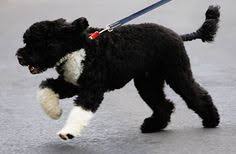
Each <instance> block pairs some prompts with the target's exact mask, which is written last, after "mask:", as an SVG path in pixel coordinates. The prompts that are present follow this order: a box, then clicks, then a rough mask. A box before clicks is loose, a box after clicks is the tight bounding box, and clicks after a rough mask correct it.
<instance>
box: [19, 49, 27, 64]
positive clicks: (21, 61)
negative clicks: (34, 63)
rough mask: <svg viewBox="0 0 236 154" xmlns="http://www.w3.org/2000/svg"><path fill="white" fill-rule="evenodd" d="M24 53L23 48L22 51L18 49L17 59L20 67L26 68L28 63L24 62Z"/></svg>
mask: <svg viewBox="0 0 236 154" xmlns="http://www.w3.org/2000/svg"><path fill="white" fill-rule="evenodd" d="M23 53H24V49H23V48H20V49H18V51H17V52H16V56H17V59H18V61H19V63H20V65H22V66H26V65H27V63H26V61H25V60H24V57H23V56H22V55H23Z"/></svg>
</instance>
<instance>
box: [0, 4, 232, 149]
mask: <svg viewBox="0 0 236 154" xmlns="http://www.w3.org/2000/svg"><path fill="white" fill-rule="evenodd" d="M154 2H156V0H139V1H135V0H116V1H115V0H99V1H94V0H37V1H32V0H20V1H19V0H0V153H8V154H9V153H77V154H78V153H135V154H138V153H142V154H144V153H148V154H151V153H165V154H166V153H181V154H183V153H214V154H216V153H219V154H220V153H227V154H231V153H232V154H233V153H236V147H235V145H236V135H235V134H236V120H235V117H236V104H235V99H236V89H235V88H236V61H235V56H236V52H235V48H236V43H235V37H236V16H235V14H236V12H235V4H236V2H235V1H234V0H226V1H222V0H210V1H205V0H185V1H184V0H173V1H172V2H171V3H168V4H166V5H164V6H162V7H161V8H158V9H156V10H154V11H152V12H150V13H148V14H146V15H144V16H141V17H139V18H138V19H136V20H133V21H132V22H131V23H133V24H138V23H143V22H154V23H158V24H161V25H164V26H166V27H169V28H171V29H173V30H175V31H176V32H177V33H179V34H183V33H189V32H193V31H195V30H196V29H197V28H199V26H200V25H201V24H202V23H203V21H204V18H205V16H204V14H205V11H206V10H207V8H208V6H209V5H215V4H218V5H220V6H221V23H220V29H219V32H218V34H217V37H216V40H215V42H214V43H212V44H207V43H205V44H203V43H202V42H201V41H199V40H198V41H194V42H189V43H185V44H186V48H187V52H188V54H189V56H190V59H191V64H192V69H193V72H194V75H195V78H196V80H197V81H198V82H200V83H201V84H202V85H203V86H204V87H205V88H206V89H207V90H208V91H209V92H210V94H211V95H212V97H213V99H214V102H215V104H216V106H217V107H218V108H219V112H220V114H221V124H220V127H219V128H217V129H203V128H201V127H202V126H201V122H200V119H199V118H198V117H197V116H196V115H195V114H194V113H193V112H192V111H190V110H188V109H187V107H186V105H185V103H184V102H183V101H182V99H181V98H180V97H178V96H177V95H176V94H175V93H174V92H173V91H172V90H170V89H169V87H168V86H166V92H167V97H168V98H170V99H171V100H173V102H174V103H175V104H176V111H175V113H174V114H173V116H172V122H171V124H170V125H169V126H168V128H167V129H166V131H163V132H160V133H155V134H141V133H140V130H139V126H140V125H141V124H142V122H143V119H144V118H146V117H148V116H150V114H151V112H150V110H149V108H148V107H147V106H146V104H145V103H144V102H142V100H141V99H140V97H139V96H138V94H137V92H136V89H135V88H134V87H133V82H130V83H129V84H128V85H127V86H126V87H125V88H123V89H121V90H116V91H114V92H111V93H107V94H106V96H105V99H104V101H103V104H102V105H101V108H100V109H99V110H98V112H97V113H96V116H95V117H94V119H93V120H92V122H91V124H90V125H89V127H87V129H86V130H85V131H84V132H83V134H82V136H81V137H79V138H76V139H74V140H72V141H69V142H63V141H61V140H60V139H59V138H58V137H57V136H56V132H57V131H58V130H60V128H61V127H62V126H63V124H64V122H65V119H66V117H67V114H68V111H69V110H70V108H71V107H72V105H73V104H72V99H69V100H63V101H61V104H62V106H63V108H64V113H63V116H62V118H61V119H60V120H58V121H53V120H51V119H49V118H48V117H47V116H46V115H45V114H44V113H43V112H42V110H41V108H40V105H39V104H38V103H37V102H36V99H35V96H36V90H37V87H38V85H39V83H40V82H41V80H43V79H45V78H47V77H53V76H54V77H55V76H56V73H55V71H54V70H50V71H48V72H46V73H44V74H40V75H37V76H32V75H31V74H30V73H29V71H28V69H27V68H23V67H21V66H19V64H18V63H17V60H16V57H15V52H16V50H17V49H18V48H20V47H22V46H23V42H22V36H23V33H24V32H25V30H26V29H27V28H28V27H29V26H30V25H32V24H33V23H34V22H37V21H41V20H55V19H57V18H65V19H66V20H67V21H73V20H75V19H77V18H79V17H82V16H83V17H86V18H87V19H88V21H89V23H90V26H92V27H104V26H105V25H107V24H110V23H112V22H114V21H116V20H118V19H121V18H123V17H126V16H127V15H129V14H131V13H134V12H136V11H137V10H140V9H142V8H144V7H146V6H148V5H150V4H152V3H154Z"/></svg>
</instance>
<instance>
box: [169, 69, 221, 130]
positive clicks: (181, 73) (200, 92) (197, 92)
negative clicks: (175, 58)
mask: <svg viewBox="0 0 236 154" xmlns="http://www.w3.org/2000/svg"><path fill="white" fill-rule="evenodd" d="M188 66H189V67H185V68H179V67H177V68H175V69H171V72H169V73H168V75H167V78H166V82H167V84H169V85H170V87H171V88H172V89H173V90H174V91H175V92H176V93H177V94H179V95H180V96H181V97H182V98H183V99H184V100H185V102H186V103H187V106H188V107H189V108H190V109H192V110H193V111H195V112H196V113H197V114H198V115H199V117H200V118H202V119H203V121H202V124H203V126H204V127H206V128H214V127H216V126H218V124H219V120H220V118H219V114H218V111H217V108H216V107H215V105H214V104H213V102H212V98H211V96H210V95H209V94H208V92H207V91H206V90H205V89H204V88H202V87H201V86H200V85H199V84H198V83H197V82H196V81H195V80H194V78H193V76H192V72H191V69H190V65H188Z"/></svg>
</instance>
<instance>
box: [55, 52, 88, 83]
mask: <svg viewBox="0 0 236 154" xmlns="http://www.w3.org/2000/svg"><path fill="white" fill-rule="evenodd" d="M85 56H86V53H85V50H84V49H80V50H78V51H74V52H71V53H68V54H67V55H65V56H64V57H62V58H61V59H60V60H59V61H58V62H57V64H56V70H57V72H58V73H59V74H60V75H62V76H63V77H64V80H65V81H67V82H70V83H72V84H75V85H77V80H78V79H79V77H80V75H81V74H82V72H83V67H84V64H83V61H84V60H85Z"/></svg>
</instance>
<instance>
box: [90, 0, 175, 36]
mask: <svg viewBox="0 0 236 154" xmlns="http://www.w3.org/2000/svg"><path fill="white" fill-rule="evenodd" d="M170 1H171V0H160V1H158V2H156V3H154V4H152V5H150V6H148V7H146V8H144V9H142V10H140V11H138V12H136V13H133V14H131V15H129V16H128V17H125V18H123V19H121V20H118V21H116V22H114V23H112V24H110V25H107V26H106V28H105V29H104V30H102V31H100V32H98V31H96V32H94V33H92V34H90V36H89V38H90V39H92V40H93V39H96V38H97V37H98V36H99V35H100V34H102V33H103V32H105V31H109V32H111V31H112V30H113V29H114V28H117V27H120V26H122V25H124V24H126V23H127V22H129V21H131V20H133V19H135V18H137V17H139V16H141V15H143V14H145V13H147V12H150V11H152V10H154V9H156V8H158V7H160V6H162V5H164V4H166V3H168V2H170Z"/></svg>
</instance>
